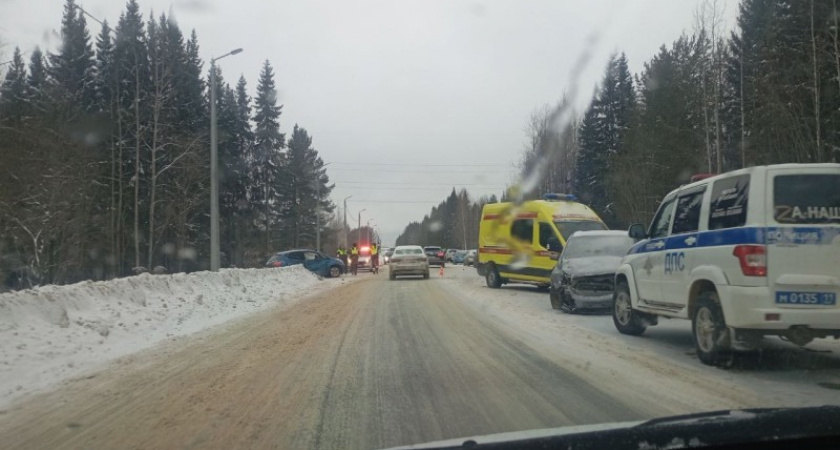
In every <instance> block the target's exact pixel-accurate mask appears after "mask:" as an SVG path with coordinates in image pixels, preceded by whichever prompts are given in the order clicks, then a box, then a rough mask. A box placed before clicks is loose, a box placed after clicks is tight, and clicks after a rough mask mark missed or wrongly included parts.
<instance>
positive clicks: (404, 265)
mask: <svg viewBox="0 0 840 450" xmlns="http://www.w3.org/2000/svg"><path fill="white" fill-rule="evenodd" d="M388 272H389V277H390V279H391V280H392V281H393V280H396V279H397V277H398V276H403V275H422V276H423V278H424V279H426V280H428V279H429V258H428V257H427V256H426V254H425V253H424V251H423V247H420V246H419V245H400V246H398V247H397V248H395V249H394V254H393V256H391V261H390V262H389V263H388Z"/></svg>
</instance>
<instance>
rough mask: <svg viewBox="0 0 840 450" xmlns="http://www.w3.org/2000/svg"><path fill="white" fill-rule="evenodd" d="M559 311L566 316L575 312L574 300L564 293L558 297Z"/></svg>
mask: <svg viewBox="0 0 840 450" xmlns="http://www.w3.org/2000/svg"><path fill="white" fill-rule="evenodd" d="M560 309H561V310H562V311H563V312H564V313H566V314H574V313H576V312H577V305H575V300H574V299H573V298H572V297H571V296H570V295H569V293H568V292H564V293H563V294H561V295H560Z"/></svg>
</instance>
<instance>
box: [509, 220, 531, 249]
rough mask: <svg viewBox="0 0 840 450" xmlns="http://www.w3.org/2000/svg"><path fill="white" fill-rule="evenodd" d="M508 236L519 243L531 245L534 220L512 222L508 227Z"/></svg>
mask: <svg viewBox="0 0 840 450" xmlns="http://www.w3.org/2000/svg"><path fill="white" fill-rule="evenodd" d="M510 235H511V236H513V237H514V238H516V239H519V240H520V241H525V242H528V243H531V242H533V241H534V220H533V219H519V220H514V221H513V224H512V225H511V226H510Z"/></svg>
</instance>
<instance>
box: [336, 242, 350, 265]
mask: <svg viewBox="0 0 840 450" xmlns="http://www.w3.org/2000/svg"><path fill="white" fill-rule="evenodd" d="M335 256H336V258H338V259H340V260H341V262H343V263H344V267H345V268H346V267H348V266H347V250H346V249H345V248H344V246H343V245H339V246H338V251H336V252H335Z"/></svg>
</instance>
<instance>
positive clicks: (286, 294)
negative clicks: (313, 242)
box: [0, 266, 319, 405]
mask: <svg viewBox="0 0 840 450" xmlns="http://www.w3.org/2000/svg"><path fill="white" fill-rule="evenodd" d="M318 282H319V278H318V277H317V276H315V275H314V274H312V273H311V272H309V271H308V270H306V269H305V268H303V266H292V267H286V268H277V269H224V270H222V271H220V272H218V273H213V272H197V273H191V274H183V273H180V274H173V275H149V274H143V275H138V276H134V277H129V278H121V279H116V280H110V281H104V282H91V281H86V282H81V283H78V284H74V285H69V286H45V287H40V288H36V289H30V290H26V291H19V292H12V293H6V294H0V405H3V404H5V403H7V402H9V401H11V400H12V399H13V398H16V397H18V396H20V395H23V394H24V393H27V392H31V391H33V390H37V389H40V388H43V387H46V386H49V385H51V384H53V383H56V382H58V381H61V380H63V379H66V378H68V377H71V376H73V375H76V374H79V373H81V372H84V371H86V370H89V369H91V368H92V367H94V366H95V365H97V364H100V363H102V362H105V361H108V360H112V359H115V358H117V357H120V356H123V355H127V354H130V353H133V352H136V351H139V350H142V349H145V348H148V347H151V346H152V345H154V344H155V343H158V342H160V341H162V340H165V339H167V338H172V337H175V336H183V335H186V334H190V333H194V332H197V331H200V330H203V329H205V328H207V327H210V326H213V325H217V324H220V323H223V322H225V321H228V320H230V319H232V318H234V317H237V316H242V315H245V314H248V313H250V312H253V311H257V310H261V309H264V308H267V307H270V306H275V305H284V304H288V303H290V302H291V301H292V300H294V299H296V298H299V297H300V296H301V294H304V293H307V292H308V291H310V290H311V289H309V288H312V287H314V285H315V284H316V283H318Z"/></svg>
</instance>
